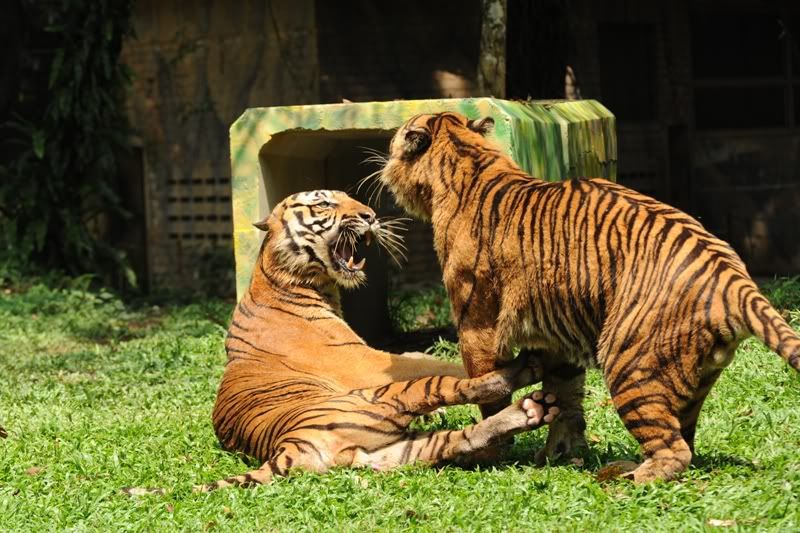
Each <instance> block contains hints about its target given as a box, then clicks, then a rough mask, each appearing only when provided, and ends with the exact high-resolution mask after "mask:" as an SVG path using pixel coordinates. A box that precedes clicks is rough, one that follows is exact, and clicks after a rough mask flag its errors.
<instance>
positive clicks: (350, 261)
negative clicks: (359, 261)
mask: <svg viewBox="0 0 800 533" xmlns="http://www.w3.org/2000/svg"><path fill="white" fill-rule="evenodd" d="M347 268H350V269H352V268H353V256H352V255H351V256H350V259H348V260H347Z"/></svg>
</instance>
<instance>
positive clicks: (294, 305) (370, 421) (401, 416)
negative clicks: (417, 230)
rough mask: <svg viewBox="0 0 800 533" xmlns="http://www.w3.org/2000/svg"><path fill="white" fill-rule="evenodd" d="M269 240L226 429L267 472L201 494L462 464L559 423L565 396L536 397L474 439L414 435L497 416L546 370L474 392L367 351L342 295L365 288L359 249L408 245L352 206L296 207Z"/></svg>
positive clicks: (224, 405)
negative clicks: (456, 414)
mask: <svg viewBox="0 0 800 533" xmlns="http://www.w3.org/2000/svg"><path fill="white" fill-rule="evenodd" d="M257 227H258V228H260V229H262V230H264V231H265V232H266V236H265V238H264V241H263V243H262V245H261V250H260V253H259V257H258V260H257V263H256V265H255V268H254V270H253V277H252V281H251V283H250V288H249V290H248V291H247V293H246V294H245V295H244V296H243V297H242V299H241V301H240V302H239V304H238V306H237V307H236V310H235V311H234V314H233V318H232V322H231V325H230V329H229V330H228V336H227V339H226V342H225V348H226V351H227V354H228V362H227V365H226V366H225V372H224V374H223V377H222V383H221V384H220V386H219V391H218V394H217V401H216V405H215V406H214V413H213V423H214V429H215V431H216V434H217V437H218V438H219V441H220V443H221V444H222V446H223V447H224V448H225V449H227V450H236V451H240V452H243V453H245V454H247V455H250V456H252V457H255V458H257V459H258V460H259V461H262V462H263V466H262V467H261V468H259V469H257V470H254V471H252V472H249V473H247V474H244V475H240V476H235V477H231V478H228V479H225V480H222V481H217V482H216V483H211V484H209V485H204V486H201V487H198V490H202V491H207V490H212V489H216V488H221V487H226V486H230V485H252V484H258V483H266V482H268V481H270V480H271V479H272V478H273V477H274V476H276V475H284V474H285V473H286V472H287V470H288V469H290V468H304V469H307V470H311V471H315V472H324V471H326V470H328V469H329V468H331V467H334V466H370V467H373V468H376V469H388V468H392V467H395V466H397V465H401V464H406V463H412V462H415V461H423V462H429V463H436V462H439V461H447V460H457V459H459V458H463V457H465V456H469V455H470V454H472V453H473V452H475V451H480V450H481V449H483V448H486V447H487V446H490V445H491V444H493V443H494V442H496V441H498V440H502V439H507V438H509V436H511V435H514V434H515V433H518V432H520V431H524V430H529V429H534V428H536V427H539V426H541V425H543V424H545V423H549V422H550V421H552V420H553V417H555V416H556V415H557V414H558V407H555V406H554V405H553V402H554V400H555V398H554V396H553V395H551V394H546V393H543V392H542V391H537V392H534V393H532V394H530V395H528V396H526V397H524V398H523V399H521V400H520V401H518V402H517V403H516V404H515V405H512V406H510V407H508V408H507V409H505V410H503V411H501V412H500V413H498V414H497V415H495V416H492V417H490V418H487V419H485V420H483V421H481V422H479V423H478V424H475V425H474V426H470V427H467V428H465V429H463V430H458V431H438V432H430V433H413V432H410V431H407V429H406V428H407V427H408V425H409V423H410V422H411V421H412V419H414V417H417V416H419V415H422V414H426V413H429V412H431V411H433V410H435V409H437V408H438V407H440V406H445V405H455V404H464V403H485V402H494V401H497V400H498V399H499V398H502V397H504V396H506V395H508V394H510V393H511V391H512V390H514V389H517V388H519V387H521V386H524V385H528V384H530V383H534V382H537V381H538V380H539V377H540V367H537V365H536V361H535V360H534V359H530V360H525V359H524V358H520V359H518V360H517V361H515V362H514V363H513V364H511V365H509V366H507V367H505V368H502V369H498V370H497V371H495V372H490V373H487V374H485V375H483V376H481V377H479V378H475V379H466V376H465V375H464V371H463V369H462V368H461V366H460V365H458V364H455V363H448V362H445V361H442V360H437V359H434V358H432V357H429V356H426V355H424V354H405V355H393V354H389V353H386V352H381V351H378V350H374V349H372V348H370V347H369V346H367V345H366V344H365V343H364V341H363V340H362V339H361V338H359V336H358V335H357V334H356V333H355V332H354V331H353V330H352V329H350V327H348V325H347V323H346V322H345V321H344V320H343V319H342V314H341V309H340V304H339V292H338V286H340V285H341V286H345V287H353V286H357V285H359V284H361V283H363V282H364V281H365V279H366V277H365V273H364V270H363V269H364V263H365V259H362V260H360V261H358V260H357V259H356V257H355V256H356V254H358V247H359V246H360V245H362V244H363V245H365V246H367V245H369V244H370V242H371V241H373V240H375V241H377V242H378V243H379V244H381V243H382V244H383V245H384V246H389V247H391V245H392V242H393V241H392V239H393V238H396V237H394V236H393V233H392V232H391V231H390V227H391V223H389V224H388V225H387V223H385V222H384V223H382V222H381V221H379V220H378V219H377V218H376V216H375V213H374V212H373V211H372V210H371V209H370V208H368V207H367V206H365V205H363V204H361V203H359V202H357V201H355V200H353V199H352V198H350V197H348V196H347V195H346V194H344V193H342V192H338V191H325V190H320V191H311V192H303V193H298V194H294V195H292V196H290V197H289V198H287V199H285V200H284V201H283V202H281V203H280V204H278V205H277V206H276V207H275V209H274V210H273V212H272V214H271V215H270V216H269V217H268V218H267V219H265V220H264V221H263V222H260V223H258V224H257ZM537 368H539V370H537Z"/></svg>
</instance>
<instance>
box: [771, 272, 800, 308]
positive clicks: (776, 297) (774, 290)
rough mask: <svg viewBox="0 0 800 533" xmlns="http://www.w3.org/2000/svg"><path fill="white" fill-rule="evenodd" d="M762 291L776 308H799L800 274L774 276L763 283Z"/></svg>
mask: <svg viewBox="0 0 800 533" xmlns="http://www.w3.org/2000/svg"><path fill="white" fill-rule="evenodd" d="M762 288H763V289H764V293H765V294H766V296H767V297H768V298H769V299H770V301H771V302H772V305H774V306H775V307H776V308H778V309H785V310H793V309H798V308H800V276H795V277H793V278H775V279H773V280H771V281H769V282H767V283H765V284H764V286H763V287H762Z"/></svg>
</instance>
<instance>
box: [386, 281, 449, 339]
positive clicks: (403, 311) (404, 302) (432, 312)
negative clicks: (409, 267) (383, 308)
mask: <svg viewBox="0 0 800 533" xmlns="http://www.w3.org/2000/svg"><path fill="white" fill-rule="evenodd" d="M389 314H390V316H391V318H392V323H393V326H394V328H395V330H396V331H402V332H407V331H417V330H421V329H435V328H443V327H446V326H448V325H450V324H451V320H450V300H449V299H448V298H447V291H446V290H445V288H444V286H443V285H436V286H433V287H425V288H421V289H413V290H402V291H396V292H393V293H392V294H390V295H389Z"/></svg>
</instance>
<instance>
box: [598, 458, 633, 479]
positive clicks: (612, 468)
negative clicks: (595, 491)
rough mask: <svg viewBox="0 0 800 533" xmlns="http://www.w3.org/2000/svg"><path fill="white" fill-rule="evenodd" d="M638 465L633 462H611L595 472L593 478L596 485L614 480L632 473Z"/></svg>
mask: <svg viewBox="0 0 800 533" xmlns="http://www.w3.org/2000/svg"><path fill="white" fill-rule="evenodd" d="M638 466H639V465H638V464H637V463H635V462H633V461H612V462H610V463H608V464H607V465H606V466H604V467H603V468H601V469H600V470H598V471H597V473H596V474H595V475H594V478H595V479H596V480H597V482H598V483H603V482H604V481H609V480H611V479H616V478H618V477H620V476H622V475H624V474H627V473H628V472H632V471H634V470H635V469H636V468H637V467H638Z"/></svg>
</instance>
